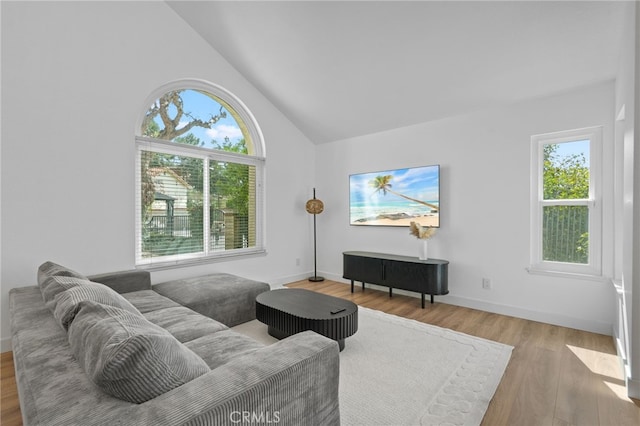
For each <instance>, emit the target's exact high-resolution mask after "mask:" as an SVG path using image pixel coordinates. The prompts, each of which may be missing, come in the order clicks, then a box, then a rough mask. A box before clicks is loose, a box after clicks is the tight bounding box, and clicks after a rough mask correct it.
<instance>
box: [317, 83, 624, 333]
mask: <svg viewBox="0 0 640 426" xmlns="http://www.w3.org/2000/svg"><path fill="white" fill-rule="evenodd" d="M523 84H526V82H523ZM613 100H614V86H613V82H608V83H601V84H598V85H595V86H593V87H588V88H584V89H582V90H578V91H575V92H571V93H566V94H563V95H559V96H554V97H550V98H546V99H539V100H534V101H529V102H526V103H521V104H517V105H512V106H510V107H506V108H502V109H495V110H490V111H482V112H477V113H474V114H470V115H466V116H461V117H453V118H448V119H444V120H440V121H436V122H430V123H425V124H421V125H417V126H411V127H405V128H399V129H396V130H393V131H389V132H384V133H378V134H373V135H369V136H363V137H358V138H353V139H349V140H343V141H339V142H335V143H331V144H326V145H321V146H319V147H318V150H317V185H316V186H317V187H318V191H320V193H322V194H324V195H323V197H324V201H325V212H324V213H323V214H322V215H320V216H319V217H318V219H319V222H318V226H319V229H320V230H321V231H319V232H320V235H321V239H322V242H321V244H320V245H321V250H320V252H319V267H318V268H319V269H320V270H321V272H322V274H323V275H325V276H327V277H330V278H333V279H341V276H342V255H341V253H342V252H343V251H346V250H367V251H377V252H389V253H396V254H404V255H410V256H417V241H416V239H415V238H414V237H412V236H410V235H409V233H408V231H407V229H406V228H400V229H398V228H381V227H380V228H377V227H376V228H374V227H359V226H349V218H348V208H349V206H348V203H349V192H348V176H349V174H352V173H360V172H368V171H376V170H388V169H392V168H398V167H410V166H421V165H429V164H440V166H441V195H440V198H441V206H442V210H441V228H440V230H439V231H438V233H437V234H436V236H435V237H434V238H433V239H432V240H430V242H429V255H430V256H431V257H435V258H443V259H447V260H449V261H450V265H449V291H450V295H448V296H442V297H437V298H436V299H437V300H440V301H442V302H445V303H453V304H458V305H463V306H470V307H477V308H480V309H484V310H488V311H493V312H498V313H505V314H510V315H514V316H519V317H523V318H529V319H533V320H539V321H545V322H549V323H553V324H559V325H564V326H569V327H574V328H579V329H584V330H591V331H596V332H600V333H605V334H611V330H612V324H613V317H614V307H613V306H614V297H613V289H612V286H611V283H610V282H604V280H603V281H600V282H599V281H589V280H578V279H568V278H559V277H552V276H543V275H531V274H529V273H528V272H527V271H526V270H525V268H526V267H527V266H528V262H529V200H530V198H529V182H530V143H531V142H530V137H531V135H534V134H540V133H547V132H553V131H560V130H569V129H575V128H581V127H587V126H596V125H604V145H605V154H604V158H603V161H604V164H605V170H606V173H607V179H606V182H605V191H604V192H605V194H606V195H605V196H606V199H605V202H606V203H607V208H606V209H605V211H604V221H605V223H608V224H609V225H607V226H606V227H605V230H604V235H605V248H604V253H605V264H604V265H605V266H604V270H605V273H606V274H608V275H610V274H611V270H612V266H611V265H612V245H613V244H612V238H611V234H612V233H611V229H612V227H611V222H612V215H613V213H612V212H613V207H612V204H613V200H612V189H613V180H612V177H611V175H612V162H613V154H612V146H613V140H612V139H613V120H612V118H613V110H614V105H613ZM396 107H401V106H396ZM329 165H330V170H328V167H329ZM482 277H488V278H490V279H491V280H492V284H493V288H492V289H491V290H485V289H483V288H482V284H481V282H482ZM427 309H429V308H428V306H427Z"/></svg>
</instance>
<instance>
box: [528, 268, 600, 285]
mask: <svg viewBox="0 0 640 426" xmlns="http://www.w3.org/2000/svg"><path fill="white" fill-rule="evenodd" d="M525 269H526V270H527V272H528V273H529V274H531V275H547V276H552V277H560V278H569V279H574V280H589V281H597V282H601V283H606V282H608V281H609V280H607V279H606V278H605V277H604V276H602V275H596V274H581V273H577V272H564V271H553V270H549V269H544V268H540V267H534V266H529V267H527V268H525Z"/></svg>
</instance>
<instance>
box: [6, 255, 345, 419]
mask: <svg viewBox="0 0 640 426" xmlns="http://www.w3.org/2000/svg"><path fill="white" fill-rule="evenodd" d="M268 289H269V286H268V285H267V284H264V283H259V282H256V281H251V280H246V279H242V278H239V277H236V276H233V275H228V274H214V275H209V276H205V277H198V278H194V279H188V280H179V281H171V282H167V283H161V284H156V285H151V280H150V276H149V273H148V272H145V271H128V272H118V273H113V274H104V275H97V276H92V277H85V276H83V275H82V274H79V273H77V272H75V271H73V270H70V269H68V268H65V267H62V266H60V265H57V264H55V263H52V262H46V263H45V264H43V265H42V266H41V267H40V268H39V270H38V285H37V286H32V287H19V288H15V289H12V290H11V291H10V294H9V297H10V310H11V328H12V344H13V355H14V362H15V369H16V380H17V384H18V394H19V398H20V407H21V409H22V417H23V421H24V424H25V425H47V426H49V425H183V424H185V425H191V424H192V425H209V424H211V425H233V424H276V423H277V424H281V425H320V424H322V425H332V424H339V423H340V414H339V406H338V378H339V358H338V357H339V355H338V345H337V344H336V342H335V341H333V340H330V339H328V338H326V337H323V336H321V335H319V334H316V333H313V332H310V331H307V332H304V333H299V334H296V335H294V336H291V337H289V338H287V339H284V340H281V341H279V342H277V343H275V344H273V345H269V346H264V345H262V344H261V343H258V342H256V341H255V340H253V339H251V338H249V337H246V336H244V335H242V334H239V333H236V332H234V331H232V330H230V329H229V326H233V325H236V324H239V323H242V322H246V321H249V320H252V319H254V318H255V297H256V295H257V294H259V293H261V292H263V291H267V290H268Z"/></svg>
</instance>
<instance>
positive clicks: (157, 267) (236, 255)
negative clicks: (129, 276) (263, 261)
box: [135, 249, 267, 271]
mask: <svg viewBox="0 0 640 426" xmlns="http://www.w3.org/2000/svg"><path fill="white" fill-rule="evenodd" d="M266 255H267V250H266V249H255V250H243V251H235V252H230V253H225V254H218V255H216V256H206V257H205V256H202V257H193V258H188V259H179V260H178V259H176V260H168V261H160V260H157V261H155V262H148V263H144V262H141V263H138V264H136V266H135V267H136V269H142V270H145V271H161V270H166V269H174V268H184V267H187V266H196V265H203V264H207V263H217V262H226V261H231V260H239V259H247V258H252V257H260V256H266Z"/></svg>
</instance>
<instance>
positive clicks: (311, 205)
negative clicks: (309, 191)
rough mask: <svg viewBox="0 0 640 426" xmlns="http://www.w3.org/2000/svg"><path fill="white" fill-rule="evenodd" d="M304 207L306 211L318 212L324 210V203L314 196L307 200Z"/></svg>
mask: <svg viewBox="0 0 640 426" xmlns="http://www.w3.org/2000/svg"><path fill="white" fill-rule="evenodd" d="M305 207H306V209H307V212H308V213H311V214H320V213H322V211H323V210H324V203H323V202H322V201H320V200H318V199H317V198H315V197H314V198H312V199H311V200H309V201H307V204H306V206H305Z"/></svg>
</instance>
